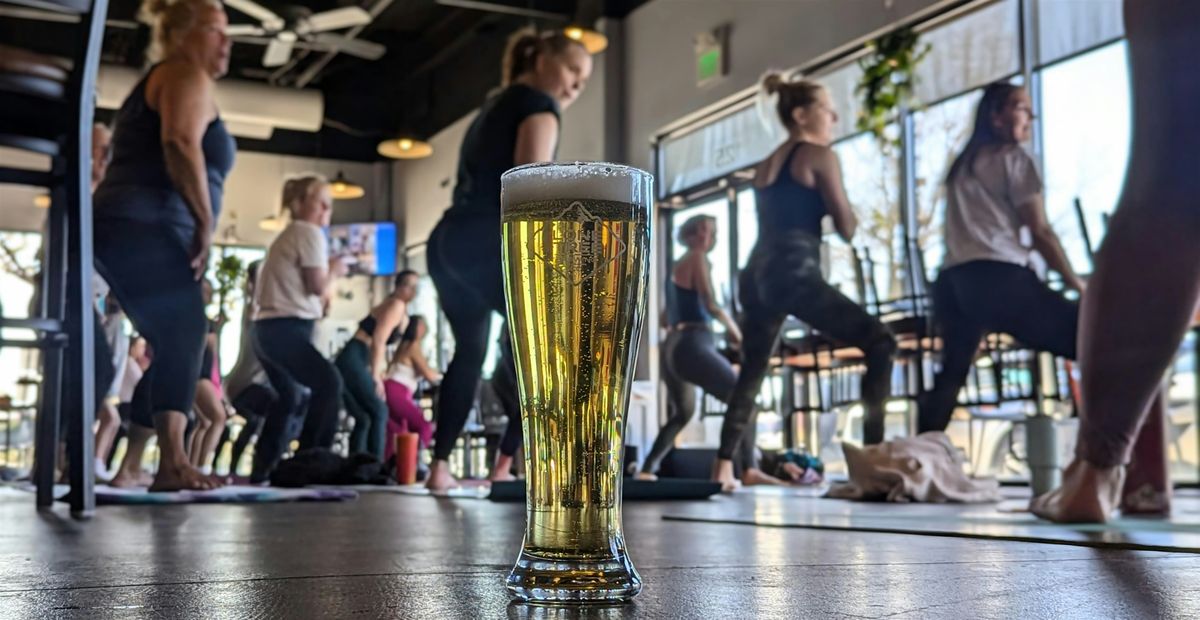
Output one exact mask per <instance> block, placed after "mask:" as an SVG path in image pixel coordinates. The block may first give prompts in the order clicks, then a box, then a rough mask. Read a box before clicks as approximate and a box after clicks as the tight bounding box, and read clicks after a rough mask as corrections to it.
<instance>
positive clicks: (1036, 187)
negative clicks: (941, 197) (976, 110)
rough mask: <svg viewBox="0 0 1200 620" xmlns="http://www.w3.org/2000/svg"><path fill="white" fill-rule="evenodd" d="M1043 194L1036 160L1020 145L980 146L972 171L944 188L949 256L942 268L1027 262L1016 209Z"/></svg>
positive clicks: (963, 174) (964, 172)
mask: <svg viewBox="0 0 1200 620" xmlns="http://www.w3.org/2000/svg"><path fill="white" fill-rule="evenodd" d="M1041 193H1042V178H1041V175H1039V174H1038V171H1037V166H1036V165H1035V164H1034V162H1033V158H1032V157H1030V156H1029V154H1028V153H1026V152H1025V150H1024V149H1022V148H1021V147H1020V146H1018V145H1015V144H1013V145H1009V146H1003V147H1000V148H995V149H984V150H981V151H980V152H979V153H978V154H977V155H976V156H975V161H974V165H973V166H972V167H971V169H970V170H967V169H964V170H961V171H959V173H958V174H957V175H956V176H955V178H954V179H953V180H951V181H950V182H949V183H948V184H947V186H946V225H945V240H946V259H945V262H944V263H943V264H942V268H943V269H945V268H948V267H953V266H955V265H961V264H963V263H966V262H970V261H975V260H992V261H999V262H1002V263H1012V264H1015V265H1021V266H1023V267H1024V266H1026V265H1028V264H1029V255H1030V252H1031V251H1032V250H1031V249H1030V248H1029V247H1028V246H1027V245H1025V244H1024V243H1022V241H1021V227H1022V224H1021V217H1020V214H1019V213H1018V211H1017V208H1018V207H1019V206H1020V205H1022V204H1026V203H1028V202H1029V200H1031V199H1033V198H1034V197H1036V196H1038V195H1039V194H1041Z"/></svg>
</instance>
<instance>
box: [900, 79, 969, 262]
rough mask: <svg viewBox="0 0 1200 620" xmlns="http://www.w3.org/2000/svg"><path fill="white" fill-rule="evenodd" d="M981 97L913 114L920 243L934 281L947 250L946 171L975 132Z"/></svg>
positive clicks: (960, 98) (951, 101)
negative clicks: (976, 108) (944, 229)
mask: <svg viewBox="0 0 1200 620" xmlns="http://www.w3.org/2000/svg"><path fill="white" fill-rule="evenodd" d="M981 96H982V93H981V92H980V91H974V92H970V93H967V94H965V95H961V96H958V97H955V98H953V99H948V100H946V101H944V102H942V103H940V104H938V105H936V106H932V107H930V108H927V109H925V110H921V111H920V112H917V113H916V114H914V115H913V133H914V139H915V145H914V153H915V155H916V170H915V173H916V185H917V187H916V196H917V205H916V207H917V209H916V220H917V244H918V247H920V248H921V252H922V257H923V259H924V264H925V272H926V277H927V278H928V279H929V280H930V281H932V280H933V279H934V278H936V276H937V271H938V268H940V267H941V264H942V258H943V257H944V256H945V250H946V247H945V238H944V237H943V235H942V225H943V217H944V216H945V211H946V184H945V180H946V172H947V171H948V170H949V169H950V164H951V163H952V162H953V161H954V158H955V157H956V156H957V155H958V153H959V151H961V150H962V148H963V146H964V145H966V143H967V138H969V137H970V135H971V129H972V127H973V125H974V116H975V106H976V105H977V104H978V103H979V98H980V97H981Z"/></svg>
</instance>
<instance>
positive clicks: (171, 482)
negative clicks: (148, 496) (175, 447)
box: [150, 463, 222, 493]
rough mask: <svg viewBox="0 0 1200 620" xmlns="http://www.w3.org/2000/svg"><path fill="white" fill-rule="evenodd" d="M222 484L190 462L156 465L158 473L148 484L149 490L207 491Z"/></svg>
mask: <svg viewBox="0 0 1200 620" xmlns="http://www.w3.org/2000/svg"><path fill="white" fill-rule="evenodd" d="M220 486H222V485H221V482H220V481H219V480H217V479H216V478H213V477H212V476H208V475H205V474H202V473H200V470H198V469H196V468H195V467H193V466H192V465H191V464H190V463H180V464H176V465H168V464H166V463H163V464H161V465H159V466H158V474H157V475H155V476H154V483H153V484H151V485H150V492H151V493H157V492H160V491H209V490H211V489H215V488H218V487H220Z"/></svg>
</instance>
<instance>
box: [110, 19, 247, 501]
mask: <svg viewBox="0 0 1200 620" xmlns="http://www.w3.org/2000/svg"><path fill="white" fill-rule="evenodd" d="M148 10H149V11H150V12H151V13H152V14H153V15H154V17H155V19H156V24H155V33H154V47H155V48H159V50H160V51H161V52H162V53H163V59H162V62H160V63H159V64H157V65H155V66H154V68H153V69H152V70H151V71H150V73H149V74H147V76H146V77H145V79H143V80H142V82H141V83H139V84H138V86H137V87H136V88H135V89H134V90H133V93H131V94H130V96H129V98H128V99H126V100H125V103H124V104H122V106H121V109H120V111H118V112H117V120H116V129H115V134H114V137H113V157H112V163H111V164H110V165H109V168H108V174H107V176H106V177H105V179H104V181H103V182H102V183H101V185H100V187H99V188H97V190H96V196H95V248H96V268H97V270H98V271H99V272H100V274H101V275H102V276H103V277H104V279H105V280H107V281H108V283H109V285H110V286H111V287H112V292H113V293H114V294H115V295H116V297H117V299H118V300H119V301H120V302H121V306H122V307H123V308H125V310H126V313H127V314H128V316H129V319H130V320H131V321H132V322H133V325H134V327H135V328H137V331H138V332H139V333H140V334H141V335H142V336H144V337H145V338H146V340H147V341H148V342H149V344H150V346H151V348H152V349H153V350H154V363H153V365H151V366H150V368H149V369H148V370H147V371H146V374H145V375H144V376H143V377H142V380H141V381H140V382H139V384H138V387H137V390H136V392H135V395H134V401H133V405H132V413H133V421H134V422H135V423H136V424H135V425H133V426H132V428H131V429H130V446H129V450H128V451H127V453H126V458H125V461H124V463H123V464H122V466H121V471H120V472H119V473H118V474H117V476H116V478H114V479H113V482H112V484H113V485H116V486H134V485H141V484H144V482H143V481H142V473H141V465H142V451H143V450H144V448H145V445H146V441H147V440H148V439H149V437H150V430H149V427H150V426H153V428H154V429H156V430H157V432H158V446H159V449H160V450H161V452H162V457H161V459H160V464H159V468H158V474H157V475H156V476H155V478H154V480H153V484H152V485H151V486H150V489H151V490H152V491H173V490H179V489H210V488H213V487H215V486H219V484H218V483H217V481H216V480H215V479H213V478H211V477H209V476H206V475H202V474H201V473H200V472H199V471H198V470H197V469H196V468H195V467H193V466H192V464H191V463H190V462H189V461H188V455H187V451H186V449H185V448H184V438H183V436H184V430H185V429H186V427H187V423H188V412H189V411H191V409H192V403H193V399H194V396H195V390H196V377H197V376H199V374H200V363H201V355H202V351H203V349H204V338H205V334H206V331H207V323H208V322H207V319H206V317H205V315H204V302H203V300H202V299H201V292H200V284H199V282H198V280H199V278H200V277H201V275H202V274H203V273H204V271H205V269H206V268H207V266H208V252H209V247H210V245H211V244H212V228H213V224H214V222H215V221H216V216H217V212H218V211H219V209H220V203H221V191H222V188H223V186H224V182H225V176H226V174H228V172H229V170H230V168H231V167H232V166H233V157H234V150H235V145H234V142H233V138H231V137H230V135H229V132H228V131H226V129H225V125H224V124H223V123H222V122H221V118H220V116H219V114H218V113H217V107H216V103H215V101H214V99H213V91H214V89H215V84H214V81H215V80H216V79H217V78H219V77H221V76H222V75H224V74H225V72H226V71H227V70H228V68H229V49H230V42H229V37H228V36H227V35H226V34H225V28H226V26H227V25H228V20H227V18H226V16H225V12H224V10H222V8H221V4H220V2H216V1H215V0H176V1H175V2H174V3H172V4H169V5H167V4H165V3H158V2H155V3H152V5H151V6H149V7H148Z"/></svg>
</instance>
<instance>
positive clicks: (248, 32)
mask: <svg viewBox="0 0 1200 620" xmlns="http://www.w3.org/2000/svg"><path fill="white" fill-rule="evenodd" d="M225 34H226V35H228V36H231V37H261V36H263V35H265V34H267V31H266V30H263V29H262V28H260V27H259V26H251V25H250V24H233V25H231V26H229V27H228V28H226V29H225Z"/></svg>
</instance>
